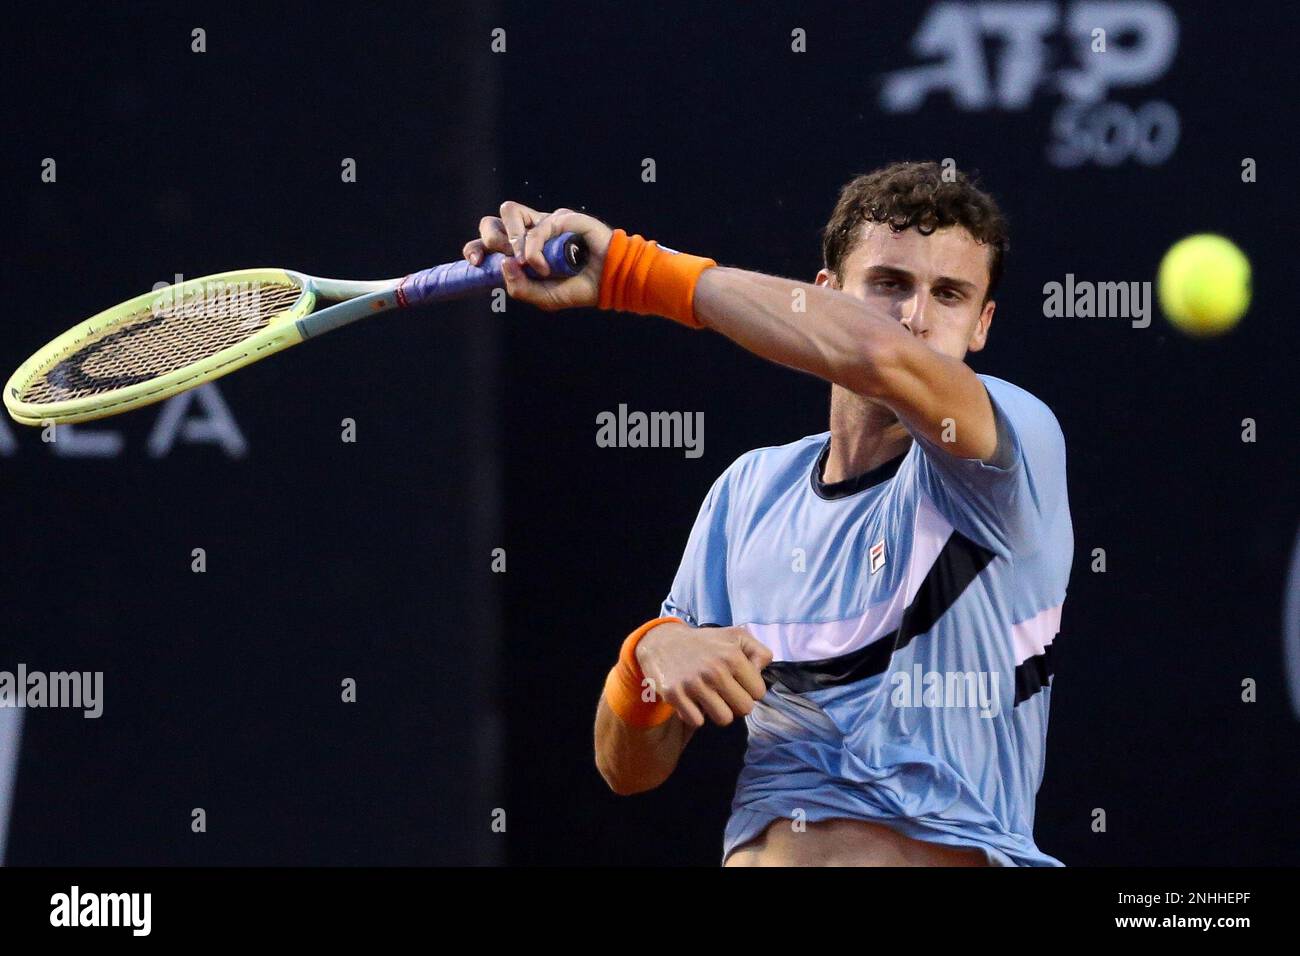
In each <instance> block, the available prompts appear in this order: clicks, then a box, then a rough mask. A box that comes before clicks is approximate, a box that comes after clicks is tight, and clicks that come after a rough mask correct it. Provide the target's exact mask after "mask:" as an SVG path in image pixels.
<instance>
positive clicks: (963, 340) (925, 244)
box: [817, 222, 994, 358]
mask: <svg viewBox="0 0 1300 956" xmlns="http://www.w3.org/2000/svg"><path fill="white" fill-rule="evenodd" d="M859 229H860V232H859V238H858V241H857V242H856V243H855V244H854V246H853V248H852V249H851V250H850V251H849V254H848V255H847V256H846V257H845V259H844V262H843V263H842V267H841V270H840V271H841V274H842V276H843V280H842V283H836V282H835V281H834V277H833V276H831V275H830V274H829V273H828V272H827V271H826V270H825V269H823V270H822V271H821V273H819V274H818V276H817V282H818V284H819V285H822V284H830V285H831V286H833V287H835V288H838V289H840V290H841V291H843V292H847V293H848V294H849V295H851V296H854V297H856V298H859V299H861V300H862V301H864V302H870V303H872V304H874V305H878V306H880V307H881V308H883V309H885V310H886V311H887V312H888V314H889V315H891V316H892V317H893V318H894V319H896V320H897V321H898V322H900V323H902V325H903V326H904V327H906V328H907V329H908V330H909V331H910V332H911V333H912V334H913V335H915V336H917V337H918V338H920V339H921V340H922V341H924V342H925V344H926V345H928V346H929V347H930V348H932V349H934V350H935V351H936V352H941V353H943V354H944V355H951V356H952V357H953V358H963V357H964V356H965V355H966V353H967V352H968V351H971V352H978V351H979V350H980V349H982V348H983V347H984V342H985V340H986V338H987V337H988V329H989V323H990V322H992V321H993V308H994V303H993V302H992V301H990V302H987V303H986V302H985V301H984V293H985V292H986V290H987V289H988V284H989V251H988V247H987V246H982V245H980V244H979V243H978V242H976V241H975V239H974V238H973V237H972V236H971V234H970V233H969V232H967V231H966V230H965V229H964V228H962V227H960V226H949V227H947V228H944V229H937V230H935V231H934V232H933V233H931V234H930V235H928V236H926V235H922V234H921V233H920V232H918V231H917V230H916V229H907V230H904V231H903V232H894V231H893V230H892V229H890V228H889V226H887V225H884V224H882V223H874V222H873V223H866V224H864V225H862V226H860V227H859Z"/></svg>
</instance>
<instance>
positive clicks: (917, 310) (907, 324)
mask: <svg viewBox="0 0 1300 956" xmlns="http://www.w3.org/2000/svg"><path fill="white" fill-rule="evenodd" d="M928 311H929V308H928V303H927V301H926V297H925V296H924V295H923V294H921V293H917V294H915V295H912V296H910V297H909V298H908V299H907V301H905V302H903V303H902V313H901V315H900V317H899V322H900V323H901V324H902V326H903V328H905V329H907V331H909V332H911V333H912V334H913V335H924V334H925V333H926V332H927V331H928V330H929V328H930V322H929V319H928V317H927V312H928Z"/></svg>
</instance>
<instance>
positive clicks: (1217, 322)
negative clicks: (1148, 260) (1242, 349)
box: [1156, 233, 1250, 335]
mask: <svg viewBox="0 0 1300 956" xmlns="http://www.w3.org/2000/svg"><path fill="white" fill-rule="evenodd" d="M1156 295H1158V296H1159V297H1160V308H1161V309H1163V310H1164V313H1165V316H1166V317H1167V318H1168V319H1169V321H1170V322H1172V323H1173V324H1174V325H1175V326H1177V327H1178V328H1180V329H1182V330H1183V331H1184V332H1187V333H1188V334H1190V335H1217V334H1219V333H1220V332H1226V331H1228V329H1230V328H1232V327H1233V326H1234V325H1236V324H1237V321H1238V320H1239V319H1240V318H1241V317H1242V315H1243V314H1244V313H1245V311H1246V309H1247V307H1249V305H1250V260H1249V259H1247V258H1246V255H1245V253H1243V252H1242V251H1241V250H1240V249H1238V248H1237V247H1236V246H1235V245H1233V244H1232V243H1231V242H1229V241H1228V240H1227V239H1225V238H1223V236H1215V235H1211V234H1209V233H1201V234H1200V235H1196V236H1188V237H1187V238H1186V239H1182V240H1179V241H1178V242H1176V243H1174V245H1173V247H1172V248H1171V249H1170V250H1169V251H1168V252H1166V253H1165V257H1164V259H1162V260H1161V262H1160V271H1159V273H1158V274H1157V275H1156Z"/></svg>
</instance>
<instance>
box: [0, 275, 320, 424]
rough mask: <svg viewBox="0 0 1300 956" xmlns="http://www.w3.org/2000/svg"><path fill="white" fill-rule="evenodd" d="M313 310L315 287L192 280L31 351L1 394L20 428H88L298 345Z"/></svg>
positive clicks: (303, 279)
mask: <svg viewBox="0 0 1300 956" xmlns="http://www.w3.org/2000/svg"><path fill="white" fill-rule="evenodd" d="M315 304H316V293H315V289H314V287H313V285H312V282H311V279H310V277H308V276H304V275H302V274H300V273H296V272H292V271H290V270H287V269H275V268H260V269H239V270H236V271H233V272H222V273H217V274H215V275H210V276H201V277H199V278H197V279H190V280H188V281H186V282H182V283H180V284H177V285H170V286H166V287H163V288H160V289H156V290H153V291H150V292H146V293H144V294H143V295H138V296H136V297H135V298H133V299H127V300H126V301H125V302H121V303H119V304H118V305H115V306H113V307H112V308H111V309H106V310H104V311H103V312H99V313H97V314H95V315H93V316H91V317H90V318H88V319H86V320H85V321H84V322H80V323H78V324H77V325H75V326H73V327H72V328H71V329H69V330H68V331H66V332H64V333H63V334H62V335H60V336H59V337H58V338H56V339H54V340H53V341H51V342H49V343H47V344H46V345H45V346H44V347H42V348H41V349H39V350H38V351H36V352H35V353H34V354H33V355H32V356H31V358H29V359H28V360H27V361H25V362H24V363H23V364H22V365H20V366H19V367H18V369H17V371H15V372H14V374H13V375H11V376H10V377H9V381H8V382H6V383H5V386H4V403H5V407H6V408H7V409H8V410H9V414H10V416H12V417H13V419H14V420H15V421H17V422H21V423H22V424H24V425H44V424H45V423H47V422H52V423H54V424H71V423H74V422H87V421H94V420H95V419H97V418H105V417H107V416H109V415H116V414H119V413H121V412H125V411H130V410H131V409H133V408H139V407H140V406H142V405H149V404H152V403H153V402H159V401H162V400H163V399H166V398H170V397H171V396H173V395H176V394H178V393H180V392H183V391H186V390H187V389H191V388H194V387H195V386H197V385H201V384H202V383H204V382H210V381H212V380H213V379H216V378H220V377H221V376H222V375H225V374H227V373H228V372H233V371H235V370H236V369H238V368H242V367H243V366H245V365H248V364H250V363H252V362H256V361H258V360H259V359H262V358H265V357H266V356H268V355H273V354H274V353H276V352H278V351H281V350H282V349H285V348H288V347H289V346H291V345H296V344H297V343H298V342H301V341H302V335H301V334H300V332H299V331H298V329H297V327H296V326H295V322H296V320H297V319H299V318H300V317H302V316H304V315H307V314H308V313H310V312H311V311H312V310H313V308H315Z"/></svg>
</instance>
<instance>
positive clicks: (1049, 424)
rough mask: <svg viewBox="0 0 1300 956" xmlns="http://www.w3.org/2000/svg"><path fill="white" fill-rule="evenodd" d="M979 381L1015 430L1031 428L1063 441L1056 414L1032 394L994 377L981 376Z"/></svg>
mask: <svg viewBox="0 0 1300 956" xmlns="http://www.w3.org/2000/svg"><path fill="white" fill-rule="evenodd" d="M979 380H980V381H981V382H983V383H984V387H985V388H986V389H987V390H988V393H989V397H990V398H991V399H993V401H994V403H996V404H997V406H998V407H999V408H1000V409H1001V410H1002V412H1003V413H1004V414H1005V415H1006V416H1007V417H1008V418H1009V419H1011V422H1012V423H1013V424H1014V425H1015V426H1016V427H1017V430H1019V429H1021V428H1032V429H1035V430H1041V431H1043V432H1045V433H1046V434H1049V435H1051V436H1053V437H1059V438H1061V439H1062V440H1064V435H1063V434H1062V432H1061V423H1060V422H1059V421H1057V418H1056V414H1055V413H1054V412H1053V411H1052V409H1051V408H1050V407H1049V406H1048V405H1047V403H1046V402H1044V401H1043V400H1042V399H1041V398H1039V397H1038V396H1037V395H1035V394H1034V393H1033V392H1031V391H1029V390H1028V389H1025V388H1021V387H1020V386H1019V385H1016V384H1014V383H1012V382H1008V381H1007V380H1006V379H1001V378H998V377H997V376H994V375H983V374H981V375H979Z"/></svg>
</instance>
